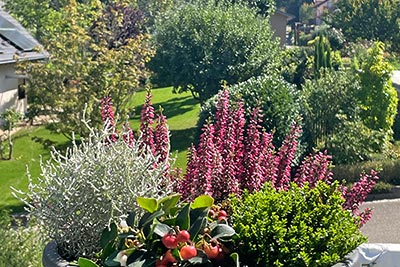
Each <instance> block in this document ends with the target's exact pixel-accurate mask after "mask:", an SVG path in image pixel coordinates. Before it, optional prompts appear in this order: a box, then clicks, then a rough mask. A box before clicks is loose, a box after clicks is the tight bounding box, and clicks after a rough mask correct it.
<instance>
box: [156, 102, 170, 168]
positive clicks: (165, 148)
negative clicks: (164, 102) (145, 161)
mask: <svg viewBox="0 0 400 267" xmlns="http://www.w3.org/2000/svg"><path fill="white" fill-rule="evenodd" d="M154 149H155V154H156V156H158V157H159V158H158V162H163V161H169V150H170V145H169V130H168V125H167V118H166V117H165V116H164V114H163V113H162V109H160V112H159V114H158V115H157V125H156V129H155V132H154ZM168 166H169V165H168Z"/></svg>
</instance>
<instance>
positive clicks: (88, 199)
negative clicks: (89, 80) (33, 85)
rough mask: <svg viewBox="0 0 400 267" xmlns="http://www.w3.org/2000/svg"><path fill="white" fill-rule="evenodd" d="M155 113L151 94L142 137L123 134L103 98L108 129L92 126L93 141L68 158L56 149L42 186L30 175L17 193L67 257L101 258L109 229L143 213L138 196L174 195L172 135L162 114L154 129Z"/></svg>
mask: <svg viewBox="0 0 400 267" xmlns="http://www.w3.org/2000/svg"><path fill="white" fill-rule="evenodd" d="M153 111H154V109H153V107H152V105H151V96H150V95H149V94H148V95H147V97H146V101H145V103H144V105H143V110H142V114H141V135H140V136H139V137H138V138H135V136H134V134H133V131H132V130H131V129H130V127H129V125H128V124H124V125H123V130H122V131H121V132H117V127H116V122H115V121H114V113H113V109H112V104H111V99H110V98H105V99H103V101H102V120H103V122H104V128H103V129H102V130H97V129H94V128H92V127H91V126H90V125H89V124H88V122H87V121H86V122H85V123H86V125H87V127H88V129H89V132H90V135H89V136H87V137H81V139H80V143H79V144H78V141H76V140H74V142H73V145H72V147H70V148H69V149H68V150H67V152H66V153H65V154H63V153H62V152H60V151H57V150H54V151H53V152H52V154H51V159H50V160H48V161H46V162H41V164H40V166H41V175H40V177H38V182H34V181H33V179H32V178H31V175H30V173H29V172H28V178H29V185H28V191H27V192H20V191H18V190H14V191H15V193H17V196H19V199H20V200H22V201H23V202H24V203H25V204H26V205H27V206H28V210H29V212H30V214H31V216H33V217H34V218H35V219H37V221H38V222H39V223H40V224H41V225H43V228H44V231H45V233H46V235H47V237H48V238H50V239H53V240H55V241H56V242H57V246H58V249H59V252H60V254H61V255H62V256H63V257H64V258H66V259H68V260H71V259H77V258H78V257H79V256H82V255H85V256H89V257H90V256H93V255H94V253H97V252H98V251H99V250H100V247H99V245H100V244H99V243H98V240H100V236H101V233H102V231H103V229H104V228H105V227H106V226H108V225H109V223H111V222H112V221H113V220H118V219H119V218H120V216H124V215H126V214H127V213H128V211H133V212H135V211H138V210H140V209H139V207H138V206H137V204H136V198H137V197H138V196H142V197H163V196H166V195H167V194H169V193H171V192H172V187H173V183H172V181H171V180H170V177H169V173H168V170H169V166H170V162H169V161H170V158H169V157H168V155H169V154H168V153H169V139H168V136H169V132H168V130H167V128H166V127H165V126H166V125H165V117H164V116H163V115H162V114H161V115H160V116H159V117H158V119H157V120H158V121H159V123H158V124H157V126H156V127H155V129H154V130H153V128H152V127H153V126H154V114H153ZM154 140H156V141H154ZM139 213H140V212H137V215H138V216H139V215H140V214H139Z"/></svg>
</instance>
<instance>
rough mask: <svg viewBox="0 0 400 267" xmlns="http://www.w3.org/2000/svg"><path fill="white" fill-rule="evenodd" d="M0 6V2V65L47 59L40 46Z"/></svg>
mask: <svg viewBox="0 0 400 267" xmlns="http://www.w3.org/2000/svg"><path fill="white" fill-rule="evenodd" d="M1 4H2V3H1V1H0V64H7V63H13V62H17V61H18V60H38V59H45V58H48V57H49V54H48V53H47V52H46V51H45V50H44V49H43V47H42V45H41V44H40V43H39V42H38V41H37V40H36V39H35V38H33V36H32V35H31V34H30V33H29V32H28V31H27V30H26V29H25V28H24V27H22V25H21V24H20V23H19V22H18V21H16V20H15V19H14V18H13V17H11V15H10V14H9V13H7V12H6V11H5V10H4V9H3V8H2V7H1Z"/></svg>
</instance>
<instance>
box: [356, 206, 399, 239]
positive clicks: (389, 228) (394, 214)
mask: <svg viewBox="0 0 400 267" xmlns="http://www.w3.org/2000/svg"><path fill="white" fill-rule="evenodd" d="M366 207H369V208H372V209H373V215H372V218H371V220H370V221H369V222H367V223H366V224H365V225H364V226H363V227H362V228H361V232H362V233H363V234H364V235H366V236H367V237H368V243H397V244H400V199H391V200H377V201H370V202H365V203H364V204H363V205H362V206H361V208H362V209H363V208H366Z"/></svg>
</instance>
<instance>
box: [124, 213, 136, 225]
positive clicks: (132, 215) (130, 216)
mask: <svg viewBox="0 0 400 267" xmlns="http://www.w3.org/2000/svg"><path fill="white" fill-rule="evenodd" d="M126 223H127V224H128V225H129V226H131V227H134V226H135V213H134V212H129V213H128V218H126Z"/></svg>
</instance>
